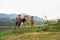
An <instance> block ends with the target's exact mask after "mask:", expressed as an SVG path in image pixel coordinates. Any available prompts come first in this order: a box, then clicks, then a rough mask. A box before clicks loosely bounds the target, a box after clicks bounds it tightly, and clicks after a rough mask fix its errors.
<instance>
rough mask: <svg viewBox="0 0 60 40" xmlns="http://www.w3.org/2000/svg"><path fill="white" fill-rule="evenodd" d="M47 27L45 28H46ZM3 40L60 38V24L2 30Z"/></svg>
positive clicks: (0, 33) (49, 39) (51, 39)
mask: <svg viewBox="0 0 60 40" xmlns="http://www.w3.org/2000/svg"><path fill="white" fill-rule="evenodd" d="M44 29H45V30H44ZM0 39H1V40H60V25H59V24H56V25H49V26H48V25H44V26H34V27H32V28H31V27H22V28H20V29H19V30H16V31H13V29H7V30H5V31H2V32H0Z"/></svg>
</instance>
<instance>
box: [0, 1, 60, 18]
mask: <svg viewBox="0 0 60 40" xmlns="http://www.w3.org/2000/svg"><path fill="white" fill-rule="evenodd" d="M0 13H6V14H10V13H16V14H19V13H27V14H30V15H37V16H39V17H43V18H44V16H47V17H48V19H57V16H58V17H60V0H0Z"/></svg>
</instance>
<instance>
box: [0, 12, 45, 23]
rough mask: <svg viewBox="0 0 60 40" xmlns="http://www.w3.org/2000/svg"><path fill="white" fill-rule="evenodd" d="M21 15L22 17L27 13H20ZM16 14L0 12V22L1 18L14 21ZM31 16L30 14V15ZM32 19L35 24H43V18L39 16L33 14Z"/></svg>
mask: <svg viewBox="0 0 60 40" xmlns="http://www.w3.org/2000/svg"><path fill="white" fill-rule="evenodd" d="M20 15H21V17H22V18H23V17H24V16H25V15H28V14H27V13H21V14H20ZM17 16H18V15H17V14H13V13H12V14H2V13H0V24H1V23H2V22H1V20H8V21H14V20H16V17H17ZM30 16H31V15H30ZM34 20H35V22H36V23H37V24H43V22H44V19H43V18H40V17H38V16H34ZM3 23H10V22H7V21H6V22H3Z"/></svg>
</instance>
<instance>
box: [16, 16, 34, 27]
mask: <svg viewBox="0 0 60 40" xmlns="http://www.w3.org/2000/svg"><path fill="white" fill-rule="evenodd" d="M22 23H23V25H24V24H28V25H30V24H31V26H34V17H33V16H31V17H29V16H28V15H25V16H24V18H21V15H18V17H16V27H18V28H20V26H21V24H22Z"/></svg>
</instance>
